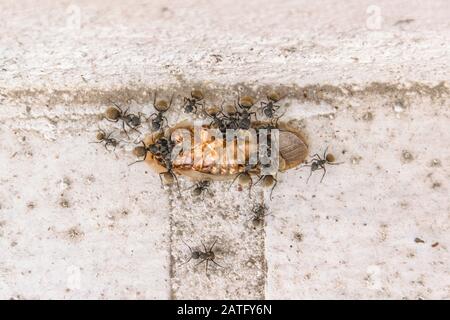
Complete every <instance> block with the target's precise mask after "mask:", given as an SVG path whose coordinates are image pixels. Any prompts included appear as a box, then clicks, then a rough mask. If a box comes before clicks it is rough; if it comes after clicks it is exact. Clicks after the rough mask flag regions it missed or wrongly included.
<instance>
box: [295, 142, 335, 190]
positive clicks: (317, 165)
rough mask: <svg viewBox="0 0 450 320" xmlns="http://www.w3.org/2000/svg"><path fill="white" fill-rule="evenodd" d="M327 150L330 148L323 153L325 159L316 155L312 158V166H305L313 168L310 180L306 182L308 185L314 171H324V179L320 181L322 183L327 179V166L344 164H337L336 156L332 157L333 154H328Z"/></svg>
mask: <svg viewBox="0 0 450 320" xmlns="http://www.w3.org/2000/svg"><path fill="white" fill-rule="evenodd" d="M327 150H328V147H326V149H325V151H324V152H323V158H322V157H321V156H319V155H318V154H317V153H316V154H314V155H313V156H312V159H311V161H310V164H305V165H303V167H311V171H310V173H309V176H308V179H307V180H306V183H308V181H309V178H311V175H312V173H313V171H316V170H323V174H322V178H321V179H320V183H322V180H323V178H324V177H325V174H326V173H327V169H325V165H326V164H329V165H338V164H342V162H339V163H335V162H334V161H335V158H334V155H332V154H331V153H328V154H327Z"/></svg>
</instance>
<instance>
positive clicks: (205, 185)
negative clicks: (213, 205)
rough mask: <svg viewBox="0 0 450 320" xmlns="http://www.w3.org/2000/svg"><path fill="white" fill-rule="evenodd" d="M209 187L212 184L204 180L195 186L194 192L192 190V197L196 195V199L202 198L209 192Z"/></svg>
mask: <svg viewBox="0 0 450 320" xmlns="http://www.w3.org/2000/svg"><path fill="white" fill-rule="evenodd" d="M209 185H210V182H209V181H208V180H202V181H199V182H197V183H196V184H195V185H194V190H192V195H194V196H195V197H198V196H200V195H201V194H202V193H203V192H205V191H208V190H209Z"/></svg>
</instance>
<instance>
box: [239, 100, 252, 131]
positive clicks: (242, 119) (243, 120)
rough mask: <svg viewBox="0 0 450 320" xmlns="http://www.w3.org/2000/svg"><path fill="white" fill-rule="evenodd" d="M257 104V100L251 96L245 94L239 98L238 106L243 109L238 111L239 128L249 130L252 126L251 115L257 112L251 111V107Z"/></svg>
mask: <svg viewBox="0 0 450 320" xmlns="http://www.w3.org/2000/svg"><path fill="white" fill-rule="evenodd" d="M254 104H255V101H254V99H253V98H252V97H250V96H245V97H242V98H240V99H238V106H239V108H240V109H241V111H238V112H237V113H238V122H237V126H238V128H239V129H242V130H248V129H250V126H251V117H252V115H255V117H256V112H249V111H250V109H251V107H253V105H254Z"/></svg>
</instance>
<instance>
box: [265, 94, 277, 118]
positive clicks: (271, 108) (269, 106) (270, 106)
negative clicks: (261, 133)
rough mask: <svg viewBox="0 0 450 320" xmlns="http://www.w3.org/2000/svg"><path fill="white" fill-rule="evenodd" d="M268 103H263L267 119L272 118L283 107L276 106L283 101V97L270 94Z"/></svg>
mask: <svg viewBox="0 0 450 320" xmlns="http://www.w3.org/2000/svg"><path fill="white" fill-rule="evenodd" d="M267 100H268V102H265V101H261V107H262V112H263V113H264V115H265V116H266V117H267V118H270V119H271V118H272V117H273V115H274V113H275V112H276V111H277V110H278V109H280V108H281V106H279V105H276V104H275V103H277V102H278V101H280V100H281V97H280V96H279V95H278V93H276V92H272V93H269V94H268V95H267Z"/></svg>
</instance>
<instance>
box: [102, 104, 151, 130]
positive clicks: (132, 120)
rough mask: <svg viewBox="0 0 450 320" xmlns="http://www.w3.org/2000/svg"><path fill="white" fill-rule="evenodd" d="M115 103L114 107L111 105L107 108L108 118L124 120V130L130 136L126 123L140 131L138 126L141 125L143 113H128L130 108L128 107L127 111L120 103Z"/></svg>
mask: <svg viewBox="0 0 450 320" xmlns="http://www.w3.org/2000/svg"><path fill="white" fill-rule="evenodd" d="M113 104H114V107H109V108H108V109H106V112H105V117H106V120H108V121H110V122H118V121H119V120H122V130H123V131H124V132H125V134H126V135H127V136H128V137H129V135H128V131H127V130H126V129H125V125H126V126H127V127H128V128H130V129H131V130H133V131H136V132H137V133H140V132H139V130H137V128H138V127H139V126H140V125H141V116H142V115H141V114H140V113H139V114H137V115H136V114H134V113H128V110H129V109H130V108H127V109H126V110H125V111H122V109H121V108H120V106H119V105H117V104H115V103H113Z"/></svg>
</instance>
